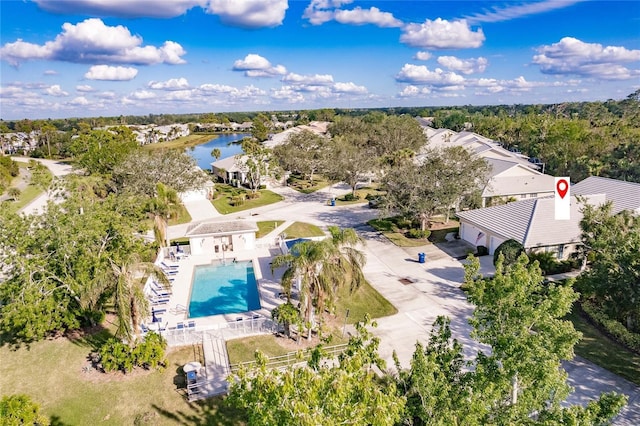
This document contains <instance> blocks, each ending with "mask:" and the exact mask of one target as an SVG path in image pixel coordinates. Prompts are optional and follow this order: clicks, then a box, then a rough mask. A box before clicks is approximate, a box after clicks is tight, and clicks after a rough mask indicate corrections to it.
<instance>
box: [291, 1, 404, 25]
mask: <svg viewBox="0 0 640 426" xmlns="http://www.w3.org/2000/svg"><path fill="white" fill-rule="evenodd" d="M349 3H352V1H351V0H335V1H331V0H312V1H311V3H309V6H307V8H306V9H305V11H304V14H303V16H302V17H303V18H305V19H308V20H309V22H310V23H311V24H312V25H322V24H324V23H325V22H329V21H333V20H335V21H336V22H339V23H341V24H347V25H366V24H373V25H376V26H378V27H381V28H394V27H401V26H402V25H403V22H402V21H400V20H399V19H396V18H395V17H394V16H393V14H392V13H390V12H383V11H381V10H380V9H378V8H377V7H370V8H369V9H363V8H361V7H360V6H357V7H355V8H353V9H349V10H344V9H340V7H341V6H343V5H345V4H349Z"/></svg>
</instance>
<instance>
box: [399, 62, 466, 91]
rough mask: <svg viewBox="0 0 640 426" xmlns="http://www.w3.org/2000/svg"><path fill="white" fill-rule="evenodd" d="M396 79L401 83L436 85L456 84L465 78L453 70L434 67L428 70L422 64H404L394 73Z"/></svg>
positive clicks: (459, 83)
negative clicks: (432, 69)
mask: <svg viewBox="0 0 640 426" xmlns="http://www.w3.org/2000/svg"><path fill="white" fill-rule="evenodd" d="M396 80H397V81H399V82H402V83H411V84H427V85H432V86H437V87H444V86H457V85H461V84H464V82H465V78H464V77H463V76H461V75H458V74H456V73H454V72H447V71H443V70H442V69H440V68H436V69H435V70H434V71H430V70H429V68H427V67H426V66H424V65H412V64H405V65H404V66H403V67H402V69H401V70H400V72H399V73H398V74H397V75H396Z"/></svg>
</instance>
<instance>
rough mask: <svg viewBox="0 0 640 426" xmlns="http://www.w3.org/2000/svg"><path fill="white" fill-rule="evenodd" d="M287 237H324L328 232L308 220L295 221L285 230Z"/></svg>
mask: <svg viewBox="0 0 640 426" xmlns="http://www.w3.org/2000/svg"><path fill="white" fill-rule="evenodd" d="M284 234H285V236H286V238H287V239H291V238H309V237H324V236H325V235H326V234H325V233H324V231H322V229H320V228H319V227H318V226H316V225H313V224H311V223H306V222H293V223H292V224H291V225H290V226H289V227H287V229H285V230H284Z"/></svg>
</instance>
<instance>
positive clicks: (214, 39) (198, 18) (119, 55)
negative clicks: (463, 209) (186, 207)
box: [0, 0, 640, 120]
mask: <svg viewBox="0 0 640 426" xmlns="http://www.w3.org/2000/svg"><path fill="white" fill-rule="evenodd" d="M0 24H1V25H0V67H1V68H0V71H1V74H0V83H1V86H0V117H1V118H2V119H5V120H7V119H21V118H58V117H85V116H117V115H120V114H125V115H127V114H136V115H141V114H159V113H186V112H223V111H258V110H289V109H315V108H323V107H340V108H356V107H363V108H368V107H390V106H446V105H495V104H531V103H555V102H563V101H593V100H606V99H622V98H624V97H626V96H627V95H629V94H630V93H632V92H634V91H635V90H637V89H638V88H640V2H638V1H633V0H628V1H579V0H551V1H545V0H542V1H526V2H515V1H494V2H483V1H391V0H388V1H378V2H364V1H362V2H360V1H348V0H307V1H294V0H172V1H169V0H142V1H140V0H138V1H134V0H25V1H18V0H8V1H7V0H0Z"/></svg>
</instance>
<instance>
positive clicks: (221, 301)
mask: <svg viewBox="0 0 640 426" xmlns="http://www.w3.org/2000/svg"><path fill="white" fill-rule="evenodd" d="M257 309H260V295H259V293H258V285H257V283H256V277H255V273H254V271H253V262H252V261H250V260H249V261H246V262H234V263H227V264H226V265H222V264H218V265H199V266H196V267H194V270H193V282H192V284H191V297H190V299H189V318H200V317H208V316H211V315H220V314H235V313H240V312H247V311H253V310H257Z"/></svg>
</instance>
